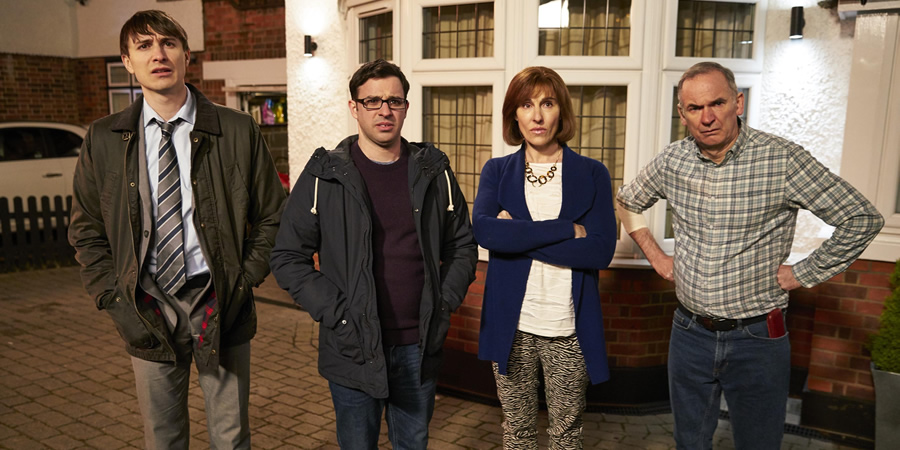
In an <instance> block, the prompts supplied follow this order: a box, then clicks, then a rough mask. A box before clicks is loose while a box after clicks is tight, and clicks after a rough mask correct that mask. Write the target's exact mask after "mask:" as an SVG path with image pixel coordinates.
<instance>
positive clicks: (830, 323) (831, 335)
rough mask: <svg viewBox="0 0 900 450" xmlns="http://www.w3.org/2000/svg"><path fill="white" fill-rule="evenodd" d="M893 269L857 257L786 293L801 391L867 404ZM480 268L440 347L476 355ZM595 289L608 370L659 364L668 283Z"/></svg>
mask: <svg viewBox="0 0 900 450" xmlns="http://www.w3.org/2000/svg"><path fill="white" fill-rule="evenodd" d="M893 267H894V265H893V264H892V263H884V262H875V261H863V260H861V261H857V262H855V263H854V264H853V265H852V266H850V269H848V270H847V271H846V272H844V273H842V274H839V275H837V276H835V277H834V278H832V279H831V280H829V281H827V282H825V283H822V284H820V285H819V286H816V287H814V288H812V289H797V290H795V291H792V292H791V300H790V306H789V308H788V315H787V326H788V330H789V331H790V335H791V337H790V339H791V353H792V354H791V365H792V366H793V367H794V369H799V372H800V373H802V372H804V371H806V370H808V373H809V377H808V389H810V390H813V391H819V392H823V393H826V394H830V395H835V396H839V397H847V398H850V399H854V400H860V401H863V402H870V401H873V400H874V392H873V389H872V377H871V373H870V371H869V353H868V351H867V350H866V349H865V342H866V340H867V339H868V336H869V335H870V334H872V333H873V332H875V331H876V330H877V329H878V323H879V321H878V316H879V315H880V314H881V310H882V308H883V302H884V299H885V298H886V297H887V295H888V293H889V292H890V290H889V285H888V278H889V276H890V273H891V271H892V270H893ZM486 271H487V263H485V262H479V264H478V272H477V274H476V275H477V278H476V281H475V282H474V283H473V284H472V285H471V286H470V287H469V293H468V295H467V296H466V299H465V301H464V302H463V305H462V306H460V309H459V313H458V314H454V315H453V316H452V319H451V323H452V324H451V326H452V327H451V329H450V334H449V335H448V338H447V344H446V345H447V348H451V349H455V350H460V351H464V352H466V353H470V354H475V353H477V352H478V328H479V324H480V318H481V302H482V295H483V293H484V277H485V274H486ZM600 291H601V300H602V302H603V324H604V327H605V331H606V340H607V349H608V354H609V362H610V366H611V367H618V368H646V367H654V366H662V365H665V364H666V358H667V355H668V345H669V332H670V330H671V325H672V314H673V313H674V311H675V307H676V305H677V301H676V298H675V292H674V285H673V284H672V283H669V282H667V281H665V280H663V279H662V278H661V277H659V276H658V275H657V274H656V272H654V271H653V270H649V269H609V270H604V271H601V272H600Z"/></svg>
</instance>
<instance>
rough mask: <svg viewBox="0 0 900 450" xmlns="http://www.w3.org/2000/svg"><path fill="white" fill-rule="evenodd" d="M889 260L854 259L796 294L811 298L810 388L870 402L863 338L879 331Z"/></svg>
mask: <svg viewBox="0 0 900 450" xmlns="http://www.w3.org/2000/svg"><path fill="white" fill-rule="evenodd" d="M893 269H894V264H892V263H885V262H875V261H862V260H861V261H857V262H855V263H853V265H851V266H850V269H849V270H847V271H846V272H844V273H842V274H839V275H837V276H835V277H834V278H832V279H831V280H829V281H827V282H825V283H822V284H821V285H819V286H816V287H814V288H812V289H802V290H800V292H798V296H803V297H806V298H807V299H806V300H804V302H805V303H809V298H814V299H815V311H814V313H813V322H812V324H811V325H812V327H811V330H810V335H809V340H810V353H809V380H808V383H809V389H810V390H812V391H818V392H823V393H826V394H832V395H837V396H841V397H849V398H854V399H860V400H865V401H874V400H875V392H874V389H873V387H872V375H871V372H870V370H869V361H870V357H869V351H868V350H867V349H866V348H865V344H866V341H867V339H868V337H869V336H870V335H871V334H872V333H874V332H876V331H878V324H879V320H878V318H879V316H880V314H881V310H882V309H883V308H884V300H885V299H886V298H887V296H888V294H889V293H890V284H889V281H888V279H889V277H890V274H891V272H892V271H893Z"/></svg>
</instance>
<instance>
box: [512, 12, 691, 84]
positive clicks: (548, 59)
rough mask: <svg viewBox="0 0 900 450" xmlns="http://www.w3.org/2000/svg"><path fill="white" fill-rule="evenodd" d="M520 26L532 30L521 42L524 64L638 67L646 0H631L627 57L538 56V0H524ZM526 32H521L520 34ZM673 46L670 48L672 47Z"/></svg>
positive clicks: (571, 66)
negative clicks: (532, 37)
mask: <svg viewBox="0 0 900 450" xmlns="http://www.w3.org/2000/svg"><path fill="white" fill-rule="evenodd" d="M522 3H523V4H524V11H523V15H524V17H523V18H524V28H523V30H524V31H525V32H526V33H527V32H528V30H534V39H527V40H525V41H524V43H523V47H524V48H523V50H524V55H525V61H527V62H528V63H527V64H526V66H547V67H552V68H553V69H554V70H557V71H559V70H563V69H596V68H598V67H602V68H603V69H605V70H629V69H640V68H641V63H642V61H643V55H644V34H645V33H644V24H645V22H646V16H647V14H646V0H632V1H631V42H630V48H629V50H628V56H568V55H559V56H557V55H538V41H539V39H540V33H539V29H538V7H539V6H540V0H524V1H522ZM526 35H527V34H525V33H523V36H526ZM673 48H674V47H673Z"/></svg>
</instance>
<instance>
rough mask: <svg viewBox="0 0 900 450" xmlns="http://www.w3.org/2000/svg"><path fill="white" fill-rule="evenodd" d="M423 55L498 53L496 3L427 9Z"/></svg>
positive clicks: (430, 57)
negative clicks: (495, 51)
mask: <svg viewBox="0 0 900 450" xmlns="http://www.w3.org/2000/svg"><path fill="white" fill-rule="evenodd" d="M422 11H423V22H424V27H423V30H422V58H424V59H434V58H483V57H492V56H494V3H493V2H485V3H471V4H466V5H446V6H435V7H430V8H423V9H422Z"/></svg>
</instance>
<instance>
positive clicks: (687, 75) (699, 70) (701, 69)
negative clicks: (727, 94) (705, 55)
mask: <svg viewBox="0 0 900 450" xmlns="http://www.w3.org/2000/svg"><path fill="white" fill-rule="evenodd" d="M713 72H718V73H721V74H722V76H724V77H725V81H726V82H727V83H728V89H729V90H730V91H731V94H732V95H733V96H734V98H737V95H738V87H737V83H736V82H735V81H734V72H732V71H731V69H729V68H727V67H725V66H723V65H721V64H719V63H715V62H712V61H704V62H699V63H697V64H694V65H693V66H691V68H690V69H688V70H686V71H685V72H684V73H683V74H682V75H681V79H680V80H678V107H679V108H680V107H681V88H682V86H684V82H685V81H687V80H690V79H691V78H694V77H696V76H697V75H704V74H707V73H713Z"/></svg>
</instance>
